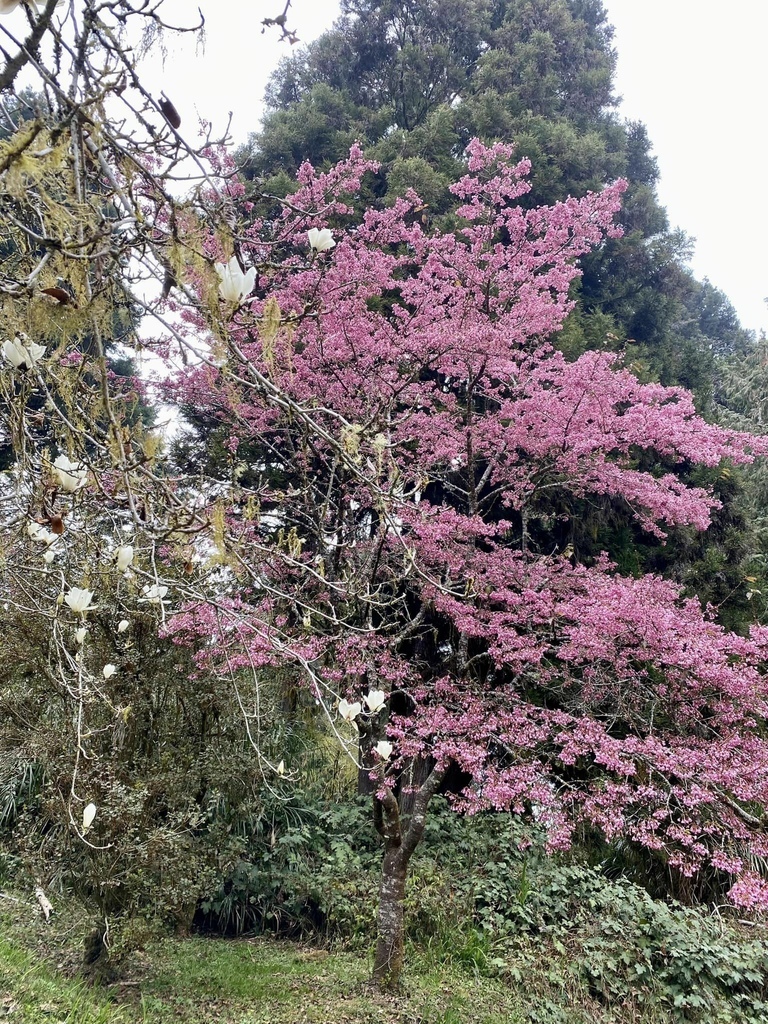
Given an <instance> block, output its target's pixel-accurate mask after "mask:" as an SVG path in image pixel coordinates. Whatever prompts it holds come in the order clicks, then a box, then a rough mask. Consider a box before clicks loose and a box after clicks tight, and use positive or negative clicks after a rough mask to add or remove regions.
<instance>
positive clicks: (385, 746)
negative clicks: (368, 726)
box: [373, 740, 392, 761]
mask: <svg viewBox="0 0 768 1024" xmlns="http://www.w3.org/2000/svg"><path fill="white" fill-rule="evenodd" d="M373 749H374V750H375V751H376V753H377V754H378V755H379V757H380V758H381V760H382V761H388V760H389V759H390V757H391V756H392V744H391V743H390V742H389V740H379V742H378V743H377V744H376V746H375V747H374V748H373Z"/></svg>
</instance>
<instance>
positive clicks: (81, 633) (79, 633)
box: [75, 626, 88, 644]
mask: <svg viewBox="0 0 768 1024" xmlns="http://www.w3.org/2000/svg"><path fill="white" fill-rule="evenodd" d="M87 636H88V630H87V629H86V628H85V626H81V627H80V629H78V630H76V631H75V640H77V642H78V643H79V644H84V643H85V638H86V637H87Z"/></svg>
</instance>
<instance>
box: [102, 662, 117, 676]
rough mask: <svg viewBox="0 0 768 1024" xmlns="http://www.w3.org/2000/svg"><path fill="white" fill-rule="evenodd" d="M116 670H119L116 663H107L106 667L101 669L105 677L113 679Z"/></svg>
mask: <svg viewBox="0 0 768 1024" xmlns="http://www.w3.org/2000/svg"><path fill="white" fill-rule="evenodd" d="M115 672H117V666H116V665H105V666H104V668H103V669H102V670H101V674H102V675H103V676H104V678H105V679H111V678H112V676H113V675H114V674H115Z"/></svg>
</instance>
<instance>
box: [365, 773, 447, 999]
mask: <svg viewBox="0 0 768 1024" xmlns="http://www.w3.org/2000/svg"><path fill="white" fill-rule="evenodd" d="M444 777H445V768H444V767H441V768H437V767H435V768H433V769H432V771H431V772H430V774H429V776H428V777H427V778H426V779H425V780H424V783H423V785H422V786H421V788H420V789H419V790H418V792H417V793H416V796H415V799H414V801H413V809H412V811H411V814H410V817H409V819H408V824H407V827H405V828H404V826H403V821H402V819H401V817H400V807H399V806H398V802H397V799H396V798H395V794H394V793H393V792H392V790H391V789H390V787H389V786H387V785H386V784H384V778H383V770H382V773H381V776H380V779H379V784H380V787H381V788H380V789H379V792H378V793H377V794H376V795H375V796H374V798H373V820H374V823H375V825H376V831H377V832H378V833H379V835H380V836H381V837H382V839H383V840H384V863H383V864H382V867H381V885H380V887H379V914H378V939H377V940H376V957H375V959H374V963H373V983H374V985H375V986H376V987H377V988H378V989H379V991H381V992H395V991H397V989H399V987H400V977H401V975H402V973H403V949H404V945H405V924H404V913H405V879H406V876H407V874H408V862H409V861H410V859H411V856H412V854H413V851H414V850H415V849H416V847H417V846H418V845H419V843H420V842H421V838H422V836H423V835H424V826H425V824H426V820H427V807H428V806H429V801H430V800H431V799H432V797H433V796H434V795H435V793H436V792H437V790H438V788H439V786H440V783H441V782H442V780H443V778H444Z"/></svg>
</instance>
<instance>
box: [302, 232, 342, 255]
mask: <svg viewBox="0 0 768 1024" xmlns="http://www.w3.org/2000/svg"><path fill="white" fill-rule="evenodd" d="M307 238H308V239H309V244H310V246H311V247H312V248H313V249H314V250H315V251H316V252H325V251H326V249H332V248H333V247H334V245H336V243H335V242H334V240H333V232H332V231H331V229H330V228H322V229H320V228H310V229H309V231H308V232H307Z"/></svg>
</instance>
